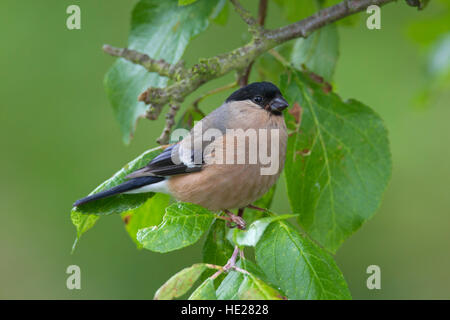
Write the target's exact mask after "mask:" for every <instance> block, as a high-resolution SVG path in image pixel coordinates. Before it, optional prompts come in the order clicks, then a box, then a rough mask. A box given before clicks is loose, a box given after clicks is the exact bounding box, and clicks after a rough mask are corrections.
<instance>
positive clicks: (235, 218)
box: [224, 209, 247, 230]
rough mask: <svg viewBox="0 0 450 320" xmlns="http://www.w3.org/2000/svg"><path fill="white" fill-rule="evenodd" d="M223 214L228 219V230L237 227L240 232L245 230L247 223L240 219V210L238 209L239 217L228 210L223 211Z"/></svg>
mask: <svg viewBox="0 0 450 320" xmlns="http://www.w3.org/2000/svg"><path fill="white" fill-rule="evenodd" d="M224 212H225V213H226V214H227V216H228V218H229V220H228V224H227V225H228V227H229V228H234V227H237V228H238V229H240V230H245V228H246V227H247V223H246V222H245V220H244V218H242V214H241V209H239V213H240V214H239V215H236V214H234V213H233V212H231V211H229V210H224ZM232 223H234V224H235V225H234V226H233V225H232Z"/></svg>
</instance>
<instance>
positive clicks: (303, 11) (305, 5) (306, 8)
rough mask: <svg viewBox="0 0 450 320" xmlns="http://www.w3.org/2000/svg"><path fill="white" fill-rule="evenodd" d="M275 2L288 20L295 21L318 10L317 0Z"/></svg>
mask: <svg viewBox="0 0 450 320" xmlns="http://www.w3.org/2000/svg"><path fill="white" fill-rule="evenodd" d="M275 3H276V4H277V5H278V6H279V7H280V8H281V10H282V13H283V16H284V17H285V18H286V19H287V20H288V21H289V22H296V21H299V20H301V19H303V18H306V17H309V16H311V15H313V14H314V13H316V11H317V10H318V5H317V1H311V0H307V1H299V0H275Z"/></svg>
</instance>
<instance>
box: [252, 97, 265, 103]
mask: <svg viewBox="0 0 450 320" xmlns="http://www.w3.org/2000/svg"><path fill="white" fill-rule="evenodd" d="M262 101H263V98H262V97H261V96H256V97H254V98H253V102H255V103H261V102H262Z"/></svg>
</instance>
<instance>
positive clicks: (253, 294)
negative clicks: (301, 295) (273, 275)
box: [237, 275, 285, 300]
mask: <svg viewBox="0 0 450 320" xmlns="http://www.w3.org/2000/svg"><path fill="white" fill-rule="evenodd" d="M237 298H238V299H239V300H285V297H283V295H281V294H280V293H279V292H278V291H277V290H275V289H274V288H272V287H271V286H269V285H268V284H266V283H265V282H263V281H262V280H261V279H259V278H257V277H255V276H253V275H250V276H244V280H243V281H242V283H241V285H240V287H239V290H238V292H237Z"/></svg>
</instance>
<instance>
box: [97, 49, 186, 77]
mask: <svg viewBox="0 0 450 320" xmlns="http://www.w3.org/2000/svg"><path fill="white" fill-rule="evenodd" d="M103 51H104V52H105V53H107V54H109V55H111V56H114V57H121V58H124V59H126V60H128V61H130V62H133V63H135V64H139V65H141V66H143V67H144V68H145V69H147V70H148V71H149V72H156V73H158V74H159V75H160V76H163V77H168V78H171V79H178V78H180V77H182V76H183V74H184V72H185V70H184V67H183V66H182V65H181V64H176V65H172V64H170V63H168V62H166V61H164V60H163V59H160V60H155V59H152V58H150V57H149V56H148V55H146V54H145V53H140V52H138V51H135V50H130V49H127V48H116V47H112V46H110V45H108V44H105V45H104V46H103Z"/></svg>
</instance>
